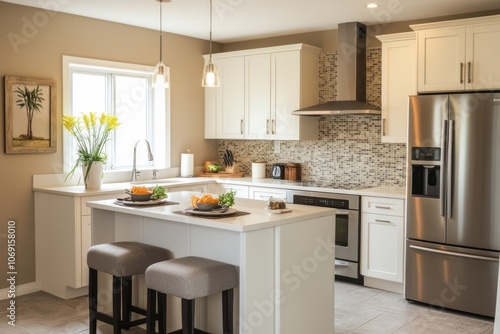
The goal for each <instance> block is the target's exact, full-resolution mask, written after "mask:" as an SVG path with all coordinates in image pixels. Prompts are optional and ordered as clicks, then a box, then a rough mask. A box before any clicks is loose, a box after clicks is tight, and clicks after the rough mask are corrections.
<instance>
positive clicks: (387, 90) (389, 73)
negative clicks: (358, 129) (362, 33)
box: [377, 32, 417, 143]
mask: <svg viewBox="0 0 500 334" xmlns="http://www.w3.org/2000/svg"><path fill="white" fill-rule="evenodd" d="M377 38H378V39H379V40H380V41H381V42H382V142H383V143H406V136H407V120H408V117H407V114H408V96H409V95H415V94H417V46H416V33H415V32H409V33H400V34H391V35H382V36H377Z"/></svg>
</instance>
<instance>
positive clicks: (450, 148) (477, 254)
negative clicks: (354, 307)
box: [405, 93, 500, 317]
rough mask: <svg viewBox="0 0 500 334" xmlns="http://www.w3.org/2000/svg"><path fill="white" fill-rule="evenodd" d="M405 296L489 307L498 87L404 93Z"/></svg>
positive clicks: (499, 216) (498, 185) (498, 216)
mask: <svg viewBox="0 0 500 334" xmlns="http://www.w3.org/2000/svg"><path fill="white" fill-rule="evenodd" d="M408 122H409V123H408V173H407V178H408V179H407V192H408V194H407V195H408V196H407V231H406V236H407V240H406V241H407V242H406V272H405V298H406V299H408V300H414V301H419V302H423V303H427V304H429V305H431V306H432V307H436V308H450V309H455V310H460V311H465V312H470V313H475V314H480V315H484V316H489V317H493V316H494V314H495V304H496V295H497V294H496V291H497V279H498V258H499V251H500V93H476V94H448V95H419V96H410V98H409V120H408Z"/></svg>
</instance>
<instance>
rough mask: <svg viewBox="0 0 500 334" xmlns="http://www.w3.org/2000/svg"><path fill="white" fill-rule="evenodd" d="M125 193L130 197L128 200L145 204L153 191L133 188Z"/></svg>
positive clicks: (138, 187) (141, 187) (140, 187)
mask: <svg viewBox="0 0 500 334" xmlns="http://www.w3.org/2000/svg"><path fill="white" fill-rule="evenodd" d="M126 193H127V194H129V195H130V200H131V201H134V202H135V201H138V202H147V201H149V200H151V196H152V195H153V191H152V190H150V189H148V188H146V187H144V186H133V187H132V188H130V190H127V191H126Z"/></svg>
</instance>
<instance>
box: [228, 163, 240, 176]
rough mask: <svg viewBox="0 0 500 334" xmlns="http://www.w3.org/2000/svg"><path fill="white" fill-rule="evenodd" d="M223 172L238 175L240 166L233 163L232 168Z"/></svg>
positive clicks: (229, 167)
mask: <svg viewBox="0 0 500 334" xmlns="http://www.w3.org/2000/svg"><path fill="white" fill-rule="evenodd" d="M225 172H226V173H229V174H236V173H239V172H240V165H239V164H238V163H236V162H235V163H233V165H232V166H228V167H226V169H225Z"/></svg>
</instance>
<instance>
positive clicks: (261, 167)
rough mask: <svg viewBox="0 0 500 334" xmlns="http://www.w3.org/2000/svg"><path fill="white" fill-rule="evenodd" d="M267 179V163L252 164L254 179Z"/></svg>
mask: <svg viewBox="0 0 500 334" xmlns="http://www.w3.org/2000/svg"><path fill="white" fill-rule="evenodd" d="M265 177H266V163H265V162H252V178H254V179H264V178H265Z"/></svg>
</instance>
